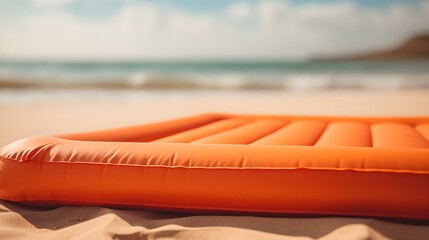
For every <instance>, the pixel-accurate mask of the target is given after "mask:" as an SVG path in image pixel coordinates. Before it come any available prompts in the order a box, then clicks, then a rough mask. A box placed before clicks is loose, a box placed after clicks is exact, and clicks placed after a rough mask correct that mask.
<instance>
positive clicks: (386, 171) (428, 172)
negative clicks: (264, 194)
mask: <svg viewBox="0 0 429 240" xmlns="http://www.w3.org/2000/svg"><path fill="white" fill-rule="evenodd" d="M0 158H3V159H6V160H9V161H14V162H16V161H17V160H15V159H10V158H5V157H0ZM0 160H1V159H0ZM26 162H35V163H40V164H66V165H80V164H82V165H103V166H120V167H136V168H167V169H174V168H177V169H196V170H198V169H200V170H275V171H282V170H314V171H354V172H374V173H394V174H401V173H402V174H428V175H429V170H424V171H416V170H397V169H396V170H395V169H377V168H332V167H201V166H197V167H191V166H166V165H141V164H118V163H94V162H62V161H47V162H40V161H36V160H27V161H26Z"/></svg>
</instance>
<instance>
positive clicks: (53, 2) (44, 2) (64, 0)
mask: <svg viewBox="0 0 429 240" xmlns="http://www.w3.org/2000/svg"><path fill="white" fill-rule="evenodd" d="M74 1H75V0H33V2H34V4H35V5H36V6H40V7H62V6H65V5H68V4H70V3H72V2H74Z"/></svg>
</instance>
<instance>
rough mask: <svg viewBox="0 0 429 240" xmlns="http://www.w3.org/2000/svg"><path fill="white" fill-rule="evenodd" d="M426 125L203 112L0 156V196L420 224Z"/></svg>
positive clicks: (18, 147) (16, 147) (427, 209)
mask: <svg viewBox="0 0 429 240" xmlns="http://www.w3.org/2000/svg"><path fill="white" fill-rule="evenodd" d="M428 139H429V118H428V117H415V118H412V117H410V118H353V117H303V116H258V115H255V116H253V115H230V114H205V115H199V116H194V117H188V118H182V119H177V120H171V121H166V122H161V123H153V124H147V125H143V126H135V127H128V128H121V129H113V130H106V131H98V132H90V133H81V134H69V135H58V136H47V137H31V138H26V139H22V140H19V141H16V142H14V143H11V144H9V145H7V146H5V147H3V148H1V149H0V198H2V199H6V200H11V201H18V202H27V203H32V202H33V203H43V204H45V205H46V204H48V205H57V204H74V205H77V204H79V205H80V204H87V205H117V206H132V207H149V208H157V209H174V210H180V211H193V212H206V211H210V212H213V211H232V212H262V213H276V214H279V213H281V214H283V213H285V214H288V213H289V214H301V213H302V214H331V215H332V214H333V215H351V216H378V217H395V218H412V219H429V141H428Z"/></svg>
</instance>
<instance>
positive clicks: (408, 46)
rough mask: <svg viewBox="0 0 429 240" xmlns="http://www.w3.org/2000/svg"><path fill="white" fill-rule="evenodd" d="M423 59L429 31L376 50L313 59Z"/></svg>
mask: <svg viewBox="0 0 429 240" xmlns="http://www.w3.org/2000/svg"><path fill="white" fill-rule="evenodd" d="M417 59H420V60H425V59H429V33H425V34H421V35H418V36H415V37H411V38H409V39H408V40H406V41H405V42H403V43H402V44H400V45H399V46H397V47H395V48H393V49H389V50H384V51H376V52H368V53H362V54H352V55H345V56H330V57H329V56H328V57H319V58H315V59H314V60H328V61H341V60H417Z"/></svg>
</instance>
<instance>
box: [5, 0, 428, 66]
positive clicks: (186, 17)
mask: <svg viewBox="0 0 429 240" xmlns="http://www.w3.org/2000/svg"><path fill="white" fill-rule="evenodd" d="M427 22H429V1H419V0H408V1H401V0H372V1H371V0H354V1H352V0H349V1H340V0H247V1H246V0H217V1H201V0H154V1H143V0H140V1H137V0H2V1H0V58H12V59H33V58H34V59H57V58H58V59H97V58H113V59H153V58H156V59H188V58H189V59H196V58H198V59H200V58H204V59H213V58H222V59H225V58H227V59H230V58H239V59H243V58H245V59H249V58H251V59H305V58H310V57H312V56H317V55H329V54H343V53H352V52H359V51H371V50H374V49H380V48H389V47H392V46H394V45H396V44H398V43H400V42H401V41H403V40H404V39H406V38H407V37H409V36H412V35H415V34H419V33H422V32H429V24H427ZM427 25H428V26H427Z"/></svg>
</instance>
